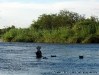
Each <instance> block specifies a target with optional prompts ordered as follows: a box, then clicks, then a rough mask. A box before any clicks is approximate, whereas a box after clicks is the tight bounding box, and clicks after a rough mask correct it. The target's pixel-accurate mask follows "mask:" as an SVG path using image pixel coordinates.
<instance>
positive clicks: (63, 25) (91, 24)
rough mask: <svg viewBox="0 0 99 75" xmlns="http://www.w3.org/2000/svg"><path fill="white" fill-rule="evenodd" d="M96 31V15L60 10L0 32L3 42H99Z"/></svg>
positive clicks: (98, 28)
mask: <svg viewBox="0 0 99 75" xmlns="http://www.w3.org/2000/svg"><path fill="white" fill-rule="evenodd" d="M0 32H1V31H0ZM98 32H99V19H98V17H95V16H90V18H86V17H85V16H84V15H79V14H78V13H75V12H72V11H68V10H60V12H59V13H56V14H42V15H40V16H39V17H38V19H37V20H36V21H33V22H32V24H31V25H30V27H28V28H15V27H14V26H12V27H10V29H8V30H6V31H5V32H1V33H0V34H2V39H3V41H5V42H46V43H99V33H98Z"/></svg>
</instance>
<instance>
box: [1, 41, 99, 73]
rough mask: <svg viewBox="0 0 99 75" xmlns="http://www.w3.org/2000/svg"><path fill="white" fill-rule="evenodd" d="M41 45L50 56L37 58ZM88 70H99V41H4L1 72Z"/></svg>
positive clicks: (45, 54)
mask: <svg viewBox="0 0 99 75" xmlns="http://www.w3.org/2000/svg"><path fill="white" fill-rule="evenodd" d="M37 46H41V47H42V48H41V51H42V53H43V56H44V57H47V58H48V59H43V58H42V59H36V57H35V52H36V47H37ZM51 55H56V57H51ZM79 56H83V59H79ZM84 74H85V75H91V74H92V75H98V74H99V44H51V43H18V42H17V43H15V42H13V43H9V42H7V43H4V42H0V75H84Z"/></svg>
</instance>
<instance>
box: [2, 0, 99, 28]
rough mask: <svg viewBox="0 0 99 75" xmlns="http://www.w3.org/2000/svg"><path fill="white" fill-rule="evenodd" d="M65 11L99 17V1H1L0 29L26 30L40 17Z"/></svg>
mask: <svg viewBox="0 0 99 75" xmlns="http://www.w3.org/2000/svg"><path fill="white" fill-rule="evenodd" d="M64 9H67V10H69V11H73V12H76V13H79V14H80V15H82V14H85V16H86V17H90V16H91V15H94V16H97V17H99V0H0V28H4V27H7V26H12V25H14V26H16V27H21V28H26V27H29V26H30V24H31V23H32V21H33V20H37V18H38V17H39V16H40V15H42V14H50V13H53V14H54V13H59V11H60V10H64Z"/></svg>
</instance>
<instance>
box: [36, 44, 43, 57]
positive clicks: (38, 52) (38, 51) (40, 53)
mask: <svg viewBox="0 0 99 75" xmlns="http://www.w3.org/2000/svg"><path fill="white" fill-rule="evenodd" d="M36 49H37V52H36V57H37V58H41V57H42V52H41V51H40V49H41V47H40V46H37V48H36Z"/></svg>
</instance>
